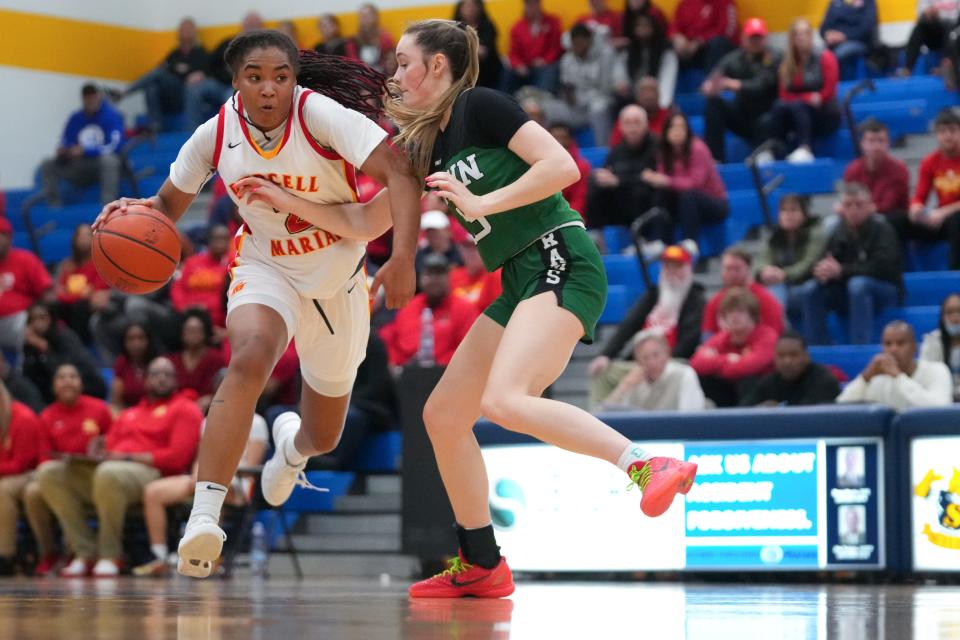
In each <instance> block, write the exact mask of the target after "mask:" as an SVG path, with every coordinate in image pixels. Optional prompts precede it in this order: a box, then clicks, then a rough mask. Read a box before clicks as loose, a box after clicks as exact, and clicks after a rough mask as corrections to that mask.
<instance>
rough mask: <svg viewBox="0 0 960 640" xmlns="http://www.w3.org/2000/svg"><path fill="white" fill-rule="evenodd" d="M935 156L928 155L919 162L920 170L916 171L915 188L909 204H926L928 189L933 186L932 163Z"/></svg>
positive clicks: (928, 196) (928, 194)
mask: <svg viewBox="0 0 960 640" xmlns="http://www.w3.org/2000/svg"><path fill="white" fill-rule="evenodd" d="M935 161H936V160H935V156H933V155H929V156H927V157H926V158H924V159H923V162H921V163H920V170H919V171H918V172H917V188H916V190H915V191H914V192H913V200H912V201H911V204H921V205H926V204H927V200H928V199H929V198H930V189H931V187H932V186H933V165H934V162H935Z"/></svg>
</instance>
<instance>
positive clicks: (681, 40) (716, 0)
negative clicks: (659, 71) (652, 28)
mask: <svg viewBox="0 0 960 640" xmlns="http://www.w3.org/2000/svg"><path fill="white" fill-rule="evenodd" d="M737 21H738V19H737V3H736V0H681V1H680V4H679V5H677V10H676V12H675V13H674V14H673V22H672V23H671V24H670V40H671V41H672V43H673V50H674V51H676V52H677V57H679V58H680V65H681V66H682V67H695V68H697V69H703V70H704V71H708V72H709V71H710V70H711V69H713V67H714V66H715V65H716V64H717V62H719V61H720V58H722V57H723V56H725V55H727V54H728V53H730V52H731V51H733V50H734V49H736V47H737V32H738V30H739V27H738V22H737Z"/></svg>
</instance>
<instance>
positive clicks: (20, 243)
mask: <svg viewBox="0 0 960 640" xmlns="http://www.w3.org/2000/svg"><path fill="white" fill-rule="evenodd" d="M13 246H14V247H16V248H17V249H26V250H27V251H33V246H32V245H31V244H30V236H29V235H28V234H27V232H26V231H14V232H13Z"/></svg>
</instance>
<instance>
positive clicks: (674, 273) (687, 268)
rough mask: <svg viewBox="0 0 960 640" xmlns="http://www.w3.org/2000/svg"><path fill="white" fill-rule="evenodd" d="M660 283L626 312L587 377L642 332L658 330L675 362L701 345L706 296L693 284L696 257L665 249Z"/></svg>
mask: <svg viewBox="0 0 960 640" xmlns="http://www.w3.org/2000/svg"><path fill="white" fill-rule="evenodd" d="M660 260H661V262H662V266H661V270H660V283H659V285H658V286H655V287H651V288H650V289H648V290H647V291H646V292H645V293H644V294H643V295H642V296H640V299H639V300H637V303H636V304H635V305H633V307H632V308H631V309H630V310H629V311H628V312H627V315H626V317H625V318H624V319H623V321H622V322H621V323H620V324H619V325H618V326H617V331H616V333H614V335H613V337H612V338H610V339H609V340H608V341H607V343H606V344H605V345H604V346H603V351H602V352H601V355H599V356H597V357H596V358H594V359H593V361H592V362H590V366H589V368H588V373H589V375H590V376H591V377H595V376H597V375H599V374H601V373H603V372H604V371H605V370H606V369H607V367H609V366H610V362H611V360H613V359H615V358H618V357H620V356H624V357H627V358H629V357H630V354H629V353H627V354H624V353H623V351H624V348H625V347H626V346H627V345H628V344H629V343H630V341H631V340H632V339H633V337H634V336H635V335H636V334H637V332H639V331H640V330H641V329H658V330H659V331H661V332H662V333H663V335H664V337H665V338H666V339H667V342H668V344H669V345H670V347H671V353H672V355H673V357H675V358H689V357H690V356H692V355H693V352H694V351H696V350H697V346H698V345H699V344H700V325H701V323H702V322H703V309H704V307H705V306H706V296H705V294H704V289H703V287H702V286H701V285H700V284H697V283H696V282H694V281H693V256H692V255H690V253H689V252H688V251H687V250H686V249H684V248H683V247H681V246H678V245H674V246H670V247H667V248H666V249H664V251H663V254H662V255H661V256H660Z"/></svg>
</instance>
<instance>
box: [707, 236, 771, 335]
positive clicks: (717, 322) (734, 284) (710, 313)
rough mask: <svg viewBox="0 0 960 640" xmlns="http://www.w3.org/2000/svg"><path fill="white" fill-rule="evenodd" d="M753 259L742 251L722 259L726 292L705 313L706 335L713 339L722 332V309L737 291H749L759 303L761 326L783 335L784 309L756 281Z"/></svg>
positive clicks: (733, 250) (729, 252) (734, 249)
mask: <svg viewBox="0 0 960 640" xmlns="http://www.w3.org/2000/svg"><path fill="white" fill-rule="evenodd" d="M751 262H752V258H751V257H750V254H749V253H747V252H746V251H744V250H743V249H741V248H740V247H730V248H729V249H727V250H726V251H724V252H723V255H722V256H721V257H720V280H721V282H722V283H723V288H722V289H720V291H718V292H717V293H716V294H714V296H713V297H712V298H710V300H709V301H708V302H707V307H706V309H704V312H703V333H704V334H706V335H711V334H714V333H717V332H718V331H721V330H722V329H723V325H722V322H721V319H720V305H721V304H722V303H723V299H724V298H725V297H726V295H727V292H729V291H730V290H731V289H734V288H744V289H747V290H748V291H749V292H750V293H751V294H752V295H753V297H754V299H755V300H756V301H757V305H758V307H759V309H760V320H759V323H760V324H761V325H765V326H768V327H770V328H771V329H773V332H774V334H775V335H780V334H781V333H782V332H783V307H782V306H781V305H780V303H779V302H777V299H776V298H775V297H774V296H773V294H771V293H770V292H769V291H768V290H767V289H766V288H764V287H763V285H760V284H758V283H757V282H755V281H754V279H753V275H752V271H751V268H750V265H751Z"/></svg>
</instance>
